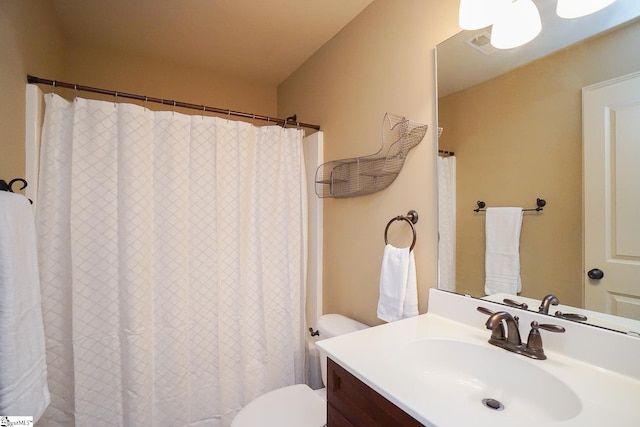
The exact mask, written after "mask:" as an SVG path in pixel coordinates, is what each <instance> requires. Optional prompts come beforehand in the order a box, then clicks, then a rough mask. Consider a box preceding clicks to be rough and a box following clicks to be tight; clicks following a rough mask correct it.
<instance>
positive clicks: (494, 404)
mask: <svg viewBox="0 0 640 427" xmlns="http://www.w3.org/2000/svg"><path fill="white" fill-rule="evenodd" d="M482 404H483V405H484V406H486V407H487V408H489V409H493V410H494V411H504V405H503V404H502V403H500V401H499V400H496V399H491V398H487V399H482Z"/></svg>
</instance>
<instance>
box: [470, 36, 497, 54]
mask: <svg viewBox="0 0 640 427" xmlns="http://www.w3.org/2000/svg"><path fill="white" fill-rule="evenodd" d="M465 43H466V44H468V45H469V46H471V47H472V48H474V49H475V50H477V51H478V52H481V53H483V54H485V55H491V54H492V53H493V52H495V51H496V50H498V49H496V48H495V47H493V46H492V45H491V35H490V34H489V33H487V32H486V31H485V32H482V33H478V34H476V35H474V36H473V37H471V38H470V39H469V40H467V41H465Z"/></svg>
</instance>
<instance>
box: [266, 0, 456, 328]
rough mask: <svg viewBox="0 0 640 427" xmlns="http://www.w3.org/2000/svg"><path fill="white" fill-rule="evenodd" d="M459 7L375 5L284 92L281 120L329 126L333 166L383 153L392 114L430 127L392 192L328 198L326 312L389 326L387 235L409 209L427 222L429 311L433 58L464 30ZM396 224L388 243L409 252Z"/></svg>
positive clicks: (425, 0)
mask: <svg viewBox="0 0 640 427" xmlns="http://www.w3.org/2000/svg"><path fill="white" fill-rule="evenodd" d="M457 8H458V2H457V1H446V2H444V1H441V0H402V1H397V0H376V1H374V2H373V3H372V4H371V5H370V6H369V7H368V8H367V9H366V10H365V11H364V12H363V13H362V14H360V15H359V16H358V17H357V18H356V19H355V20H354V21H352V22H351V23H350V24H349V25H348V26H347V27H346V28H345V29H344V30H343V31H342V32H341V33H340V34H338V35H337V36H336V37H334V38H333V39H332V40H331V41H330V42H329V43H327V44H326V45H325V46H324V47H323V48H321V49H320V50H319V51H318V52H317V53H316V54H315V55H314V56H313V57H312V58H311V59H309V60H308V61H307V62H306V63H305V64H304V65H303V66H302V67H301V68H300V69H298V70H297V71H296V72H295V73H294V74H293V75H292V76H290V77H289V78H288V79H287V80H286V81H285V82H284V83H283V84H281V85H280V87H279V88H278V111H279V113H280V115H281V116H286V115H289V114H292V113H297V114H298V117H300V118H301V119H302V120H304V121H305V122H310V123H319V124H320V125H321V126H322V129H323V131H324V133H325V137H324V141H325V152H324V156H325V160H326V161H329V160H337V159H342V158H348V157H358V156H364V155H368V154H373V153H374V152H376V151H377V150H378V149H379V148H380V146H381V143H382V141H381V125H382V119H383V116H384V114H385V112H390V113H396V114H402V115H404V116H406V117H407V118H409V119H411V120H414V121H417V122H421V123H426V124H428V125H429V131H428V132H427V135H426V137H425V139H424V140H423V141H422V142H421V143H420V144H419V145H418V146H417V147H416V148H414V149H413V150H412V151H410V152H409V155H408V157H407V160H406V162H405V164H404V168H403V169H402V171H401V172H400V175H399V176H398V178H397V179H396V180H395V182H393V183H392V184H391V186H390V187H388V188H387V189H385V190H382V191H380V192H377V193H374V194H371V195H367V196H361V197H355V198H349V199H325V208H324V220H325V223H324V269H323V274H324V279H323V285H324V311H325V312H327V313H329V312H330V313H342V314H345V315H348V316H351V317H353V318H355V319H358V320H360V321H363V322H365V323H368V324H377V323H381V322H380V321H379V320H377V318H376V305H377V299H378V285H379V275H380V262H381V260H382V252H383V249H384V229H385V226H386V224H387V222H388V221H389V220H390V219H391V218H393V217H395V216H397V215H400V214H403V215H404V214H406V213H407V212H408V211H409V210H410V209H415V210H416V211H417V212H418V214H419V216H420V220H419V222H418V223H417V224H416V230H417V235H418V239H417V244H416V247H415V256H416V264H417V266H416V269H417V275H418V287H419V300H420V304H419V307H420V311H421V312H425V311H426V307H427V293H428V288H430V287H435V286H436V285H437V283H436V281H437V272H436V266H437V254H436V251H437V231H436V230H437V223H436V221H437V218H436V205H435V201H436V181H435V158H436V154H435V153H436V151H435V150H436V147H435V144H434V133H433V132H434V129H435V128H436V124H435V123H434V121H435V120H434V114H435V112H434V98H433V97H434V93H435V84H434V52H433V50H434V47H435V45H436V44H437V43H439V42H441V41H442V40H444V39H446V38H448V37H449V36H451V35H453V34H454V33H456V32H457V31H458V26H457ZM396 224H397V225H396ZM396 224H394V226H392V227H391V229H390V233H389V240H390V243H394V244H396V245H398V246H400V245H404V244H408V243H409V242H408V241H406V240H403V239H407V238H408V237H410V234H411V233H410V231H409V229H408V227H407V226H406V224H405V225H404V226H403V225H402V224H400V223H396Z"/></svg>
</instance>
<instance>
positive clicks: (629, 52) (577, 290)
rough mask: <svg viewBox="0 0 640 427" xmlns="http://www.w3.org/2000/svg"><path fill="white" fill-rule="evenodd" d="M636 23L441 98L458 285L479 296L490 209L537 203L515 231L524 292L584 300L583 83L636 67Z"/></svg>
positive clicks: (639, 36)
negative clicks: (538, 209)
mask: <svg viewBox="0 0 640 427" xmlns="http://www.w3.org/2000/svg"><path fill="white" fill-rule="evenodd" d="M638 40H640V23H636V24H633V25H631V26H628V27H626V28H624V29H623V30H621V31H618V32H615V33H611V34H607V35H605V36H603V37H600V38H598V39H594V40H591V41H589V42H587V43H583V44H581V45H579V46H577V47H574V48H570V49H566V50H564V51H561V52H559V53H557V54H555V55H551V56H549V57H546V58H543V59H541V60H539V61H536V62H534V63H532V64H530V65H527V66H524V67H521V68H519V69H517V70H515V71H513V72H510V73H508V74H505V75H503V76H500V77H497V78H495V79H492V80H490V81H488V82H485V83H482V84H479V85H476V86H474V87H472V88H470V89H467V90H465V91H461V92H458V93H455V94H452V95H449V96H447V97H445V98H443V99H440V100H439V114H440V116H439V120H440V126H442V127H443V128H444V132H443V134H442V137H441V138H440V146H441V148H444V149H447V150H452V151H455V152H456V157H457V209H458V210H457V212H458V217H457V236H458V241H457V255H456V256H457V260H458V263H457V267H458V268H457V272H456V274H457V285H458V289H457V290H458V291H460V292H464V293H468V294H471V295H476V296H478V295H482V294H483V286H484V218H485V216H484V214H477V213H474V212H473V209H474V208H475V207H476V201H477V200H484V201H485V202H487V205H488V206H524V207H531V206H533V207H535V200H536V197H541V198H544V199H545V200H546V201H547V203H548V205H547V207H546V208H545V210H544V212H542V213H539V214H536V213H525V215H524V219H523V227H522V234H521V251H520V255H521V269H522V283H523V284H522V288H523V291H522V294H523V295H526V296H529V297H532V298H542V297H543V296H544V295H545V294H547V293H553V294H555V295H557V296H558V297H559V298H560V301H562V303H563V304H568V305H574V306H582V304H583V295H582V276H583V274H582V271H583V268H582V132H581V129H582V118H581V88H582V87H583V86H587V85H590V84H593V83H596V82H600V81H604V80H608V79H610V78H613V77H617V76H620V75H624V74H629V73H631V72H634V71H637V70H639V69H640V55H637V54H635V52H636V51H637V45H638Z"/></svg>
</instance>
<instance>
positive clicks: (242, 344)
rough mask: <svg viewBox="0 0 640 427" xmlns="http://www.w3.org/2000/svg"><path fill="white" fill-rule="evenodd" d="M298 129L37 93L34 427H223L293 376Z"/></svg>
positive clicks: (298, 259)
mask: <svg viewBox="0 0 640 427" xmlns="http://www.w3.org/2000/svg"><path fill="white" fill-rule="evenodd" d="M301 138H302V132H301V131H299V130H295V129H282V128H280V127H278V126H269V127H260V128H257V127H254V126H252V125H251V124H248V123H244V122H233V121H228V120H225V119H220V118H211V117H200V116H187V115H182V114H178V113H174V112H153V111H149V110H146V109H144V108H142V107H138V106H134V105H130V104H117V105H114V104H113V103H111V102H102V101H93V100H86V99H81V98H77V99H76V100H75V101H74V102H72V103H69V102H67V101H66V100H64V99H62V98H60V97H58V96H57V95H47V96H46V114H45V123H44V127H43V141H42V154H41V161H40V162H41V172H40V177H41V182H40V183H39V185H40V193H39V194H40V196H39V200H38V204H37V213H36V223H37V230H38V238H39V258H40V264H41V265H40V271H41V283H42V295H43V316H44V321H45V335H46V344H47V355H48V365H49V366H48V369H49V376H50V378H49V384H50V388H51V394H52V403H51V405H50V407H49V409H48V410H47V411H46V412H45V414H44V416H43V418H42V420H41V422H40V423H39V425H42V426H49V425H51V426H65V427H67V426H74V425H75V426H92V427H93V426H102V425H104V426H107V425H108V426H114V425H122V426H151V425H163V426H187V425H189V426H228V425H229V424H230V422H231V420H232V419H233V417H234V415H235V414H236V413H237V411H238V410H239V409H241V407H242V406H243V405H244V404H246V403H247V402H249V401H250V400H252V399H253V398H255V397H257V396H258V395H260V394H263V393H265V392H267V391H269V390H272V389H275V388H278V387H282V386H285V385H290V384H294V383H300V382H303V372H304V369H303V361H304V335H303V332H302V331H303V312H302V307H303V305H302V304H303V298H304V289H303V286H304V281H303V272H304V271H305V269H304V265H303V262H304V261H303V260H304V256H303V255H304V254H303V251H304V248H305V242H304V241H303V238H304V237H303V227H305V226H306V225H304V224H303V217H304V216H303V215H302V211H303V209H306V206H305V202H304V197H302V195H303V191H304V170H303V163H302V162H303V159H302V152H301V150H302V145H301Z"/></svg>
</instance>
